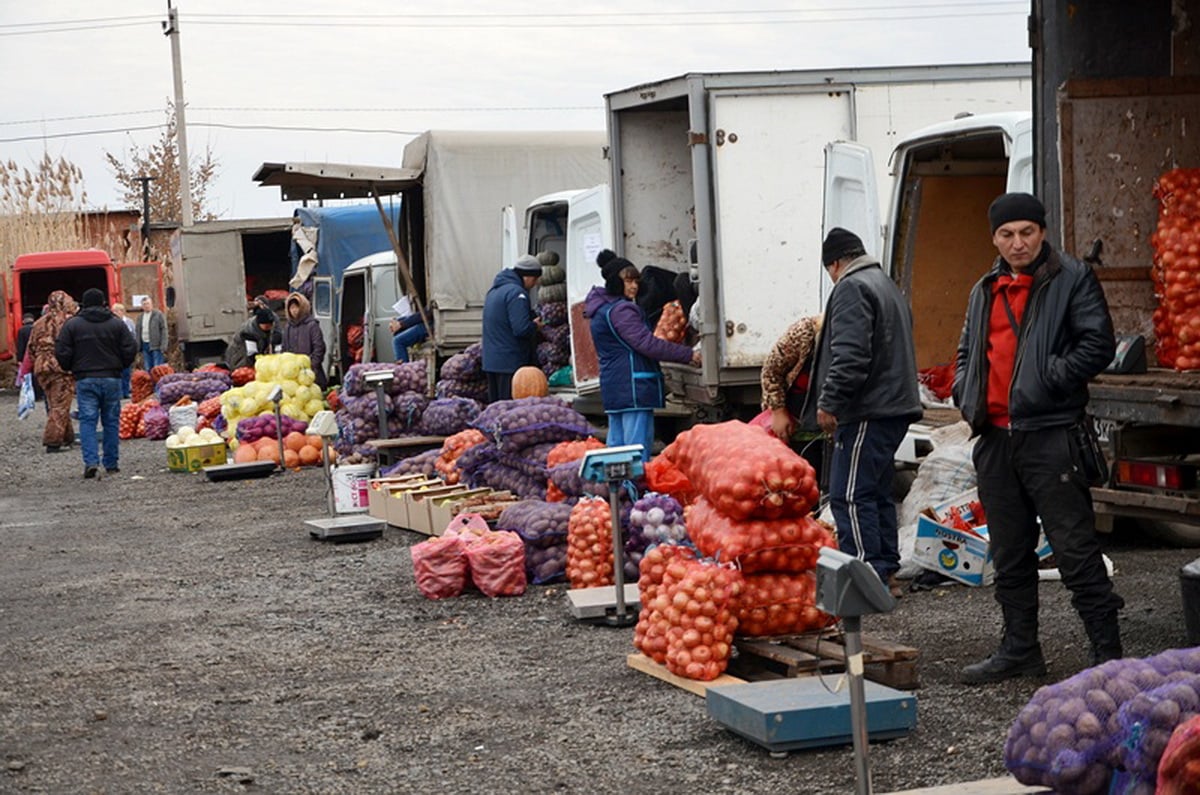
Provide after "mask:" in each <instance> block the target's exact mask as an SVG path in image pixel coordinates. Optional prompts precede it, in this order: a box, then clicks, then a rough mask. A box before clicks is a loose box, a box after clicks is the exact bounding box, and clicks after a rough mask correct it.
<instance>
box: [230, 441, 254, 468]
mask: <svg viewBox="0 0 1200 795" xmlns="http://www.w3.org/2000/svg"><path fill="white" fill-rule="evenodd" d="M257 460H258V453H257V452H255V450H254V447H253V445H249V444H241V445H238V449H237V450H235V451H234V452H233V463H235V464H249V463H251V462H253V461H257Z"/></svg>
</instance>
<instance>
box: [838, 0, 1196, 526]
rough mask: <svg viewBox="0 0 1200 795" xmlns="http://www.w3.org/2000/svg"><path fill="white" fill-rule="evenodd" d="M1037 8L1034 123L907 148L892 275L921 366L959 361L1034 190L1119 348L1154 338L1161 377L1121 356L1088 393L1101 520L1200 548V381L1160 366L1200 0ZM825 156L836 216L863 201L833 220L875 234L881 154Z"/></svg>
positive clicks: (969, 130) (987, 122) (1009, 122)
mask: <svg viewBox="0 0 1200 795" xmlns="http://www.w3.org/2000/svg"><path fill="white" fill-rule="evenodd" d="M1033 5H1034V13H1033V15H1032V17H1031V25H1030V28H1031V31H1032V38H1031V41H1032V43H1033V54H1034V59H1033V63H1034V75H1035V81H1034V102H1033V103H1032V111H1033V112H1032V114H1031V113H1030V112H1029V109H1025V110H1024V111H1023V112H1020V113H1003V114H984V115H979V116H975V117H971V118H964V119H958V120H954V121H949V122H946V123H943V124H939V125H934V126H931V127H927V128H924V129H922V130H919V131H917V132H915V133H912V134H910V135H909V136H907V137H906V138H905V139H904V140H902V141H900V143H899V145H898V146H897V147H896V149H895V152H894V153H893V155H892V168H893V171H894V174H895V187H894V190H893V191H892V195H891V209H890V212H889V213H887V214H886V215H885V224H884V227H883V228H884V230H885V234H884V235H883V241H884V242H883V245H882V249H881V250H882V251H883V262H884V266H885V267H887V268H889V269H890V271H891V273H892V274H893V276H894V277H895V278H896V279H897V281H898V283H899V284H900V286H901V288H902V289H903V290H904V292H905V293H906V294H907V295H908V296H909V297H910V300H911V301H912V304H913V317H914V337H915V341H916V348H917V366H918V367H928V366H932V365H937V364H943V363H947V362H952V361H953V358H954V353H955V350H956V346H957V342H958V335H959V332H960V331H961V329H962V322H963V316H964V313H965V309H966V301H967V294H968V292H969V290H970V287H971V285H972V284H973V283H974V282H975V281H976V280H977V279H978V278H979V277H980V276H981V275H982V274H983V273H984V271H985V270H986V268H987V267H988V265H989V264H990V263H991V262H992V260H993V259H994V258H995V256H996V251H995V248H994V247H993V246H992V243H991V236H990V234H989V233H988V227H987V223H986V212H987V207H988V205H989V204H990V203H991V201H992V199H994V198H995V197H996V196H997V195H999V194H1000V193H1003V192H1005V191H1006V190H1023V191H1033V192H1036V193H1037V194H1038V195H1039V196H1040V197H1041V198H1042V199H1043V201H1044V203H1045V204H1046V207H1047V211H1048V212H1047V226H1048V230H1047V231H1048V235H1049V239H1050V240H1051V241H1053V243H1054V244H1055V245H1061V246H1062V247H1063V248H1064V249H1065V250H1066V251H1068V252H1070V253H1073V254H1075V255H1076V256H1078V257H1080V258H1084V259H1085V260H1086V261H1089V262H1090V263H1091V264H1092V265H1093V267H1094V269H1095V271H1096V274H1097V276H1098V277H1099V279H1100V283H1101V285H1102V286H1103V288H1104V291H1105V295H1106V296H1107V298H1108V302H1109V307H1110V311H1111V313H1112V317H1113V322H1114V326H1115V328H1116V331H1117V333H1118V335H1119V337H1120V338H1121V341H1122V342H1123V343H1124V344H1123V345H1122V346H1119V351H1122V350H1123V351H1128V352H1129V353H1136V349H1137V347H1138V345H1139V344H1140V342H1141V341H1144V342H1145V343H1146V349H1147V351H1148V359H1149V361H1148V364H1149V365H1150V367H1149V368H1148V370H1147V371H1145V372H1136V370H1139V369H1141V368H1140V367H1137V366H1136V365H1137V364H1138V362H1137V361H1136V357H1135V356H1126V357H1120V356H1119V357H1118V359H1117V360H1116V361H1114V362H1113V364H1112V365H1111V366H1110V371H1111V372H1108V373H1105V374H1102V375H1101V376H1099V377H1098V378H1096V379H1095V380H1094V382H1093V383H1092V385H1091V388H1090V391H1091V402H1090V406H1089V411H1090V413H1091V414H1092V416H1093V417H1094V419H1095V421H1096V423H1097V425H1098V427H1099V429H1100V430H1101V431H1102V436H1103V438H1104V439H1105V441H1106V442H1107V443H1108V446H1109V450H1108V452H1109V455H1110V458H1111V463H1112V464H1113V466H1112V468H1111V469H1112V473H1111V477H1110V480H1109V482H1108V483H1107V484H1106V485H1104V486H1102V487H1100V488H1096V489H1093V491H1092V494H1093V499H1094V502H1095V505H1096V509H1097V513H1098V517H1099V519H1100V521H1101V523H1102V524H1104V523H1107V522H1111V520H1112V518H1113V517H1116V516H1129V517H1135V518H1138V519H1140V520H1142V521H1143V523H1144V525H1145V526H1146V528H1147V529H1149V530H1150V531H1152V532H1155V533H1157V534H1159V535H1160V536H1162V537H1163V538H1166V539H1168V540H1170V541H1173V542H1176V543H1186V544H1200V482H1198V478H1197V473H1198V471H1200V373H1197V372H1195V371H1192V372H1176V371H1174V370H1169V369H1164V368H1159V367H1155V366H1153V365H1154V364H1155V363H1156V362H1155V360H1154V356H1153V348H1154V343H1155V342H1156V340H1155V337H1154V334H1155V332H1154V325H1153V319H1152V318H1153V314H1154V311H1155V309H1156V308H1157V306H1158V299H1157V297H1156V295H1155V287H1154V284H1153V283H1152V281H1151V265H1152V261H1153V250H1152V248H1151V245H1150V235H1151V233H1152V232H1153V231H1154V229H1155V227H1156V225H1157V221H1158V218H1157V214H1158V202H1157V200H1156V199H1155V197H1154V195H1153V194H1152V190H1153V187H1154V183H1155V181H1156V180H1157V179H1158V177H1159V176H1160V175H1161V174H1163V173H1165V172H1167V171H1169V170H1170V169H1172V168H1175V167H1193V168H1198V167H1200V139H1198V138H1197V136H1196V135H1195V130H1196V129H1197V125H1200V77H1198V73H1200V48H1197V46H1196V43H1197V39H1196V33H1195V32H1194V30H1193V29H1192V28H1189V27H1188V26H1187V25H1182V24H1176V22H1177V21H1178V19H1179V15H1181V14H1189V13H1190V14H1191V18H1193V19H1195V18H1200V2H1197V0H1187V2H1185V3H1176V4H1175V5H1172V4H1171V3H1170V2H1167V0H1162V1H1161V2H1149V3H1144V4H1136V5H1127V4H1125V3H1121V2H1098V3H1090V4H1076V3H1068V2H1065V0H1063V1H1062V2H1035V3H1034V4H1033ZM1173 14H1174V16H1173ZM828 160H829V169H828V173H827V175H826V193H827V195H828V196H829V198H830V201H829V202H828V204H829V205H830V206H832V207H835V208H836V207H837V206H838V204H839V196H840V194H842V193H845V194H847V195H848V196H850V197H851V198H850V199H849V200H847V201H843V202H841V210H838V209H834V210H830V213H831V215H830V217H829V218H828V219H827V223H831V224H832V223H840V224H843V225H846V224H849V225H851V226H852V227H853V226H855V225H856V224H857V226H858V227H860V228H863V227H866V226H867V225H869V223H870V222H869V221H867V220H866V218H867V216H869V215H870V210H869V209H863V211H862V212H860V213H859V219H858V220H857V221H855V220H853V215H854V211H855V210H856V209H862V208H856V207H855V206H854V205H855V202H856V199H855V198H853V197H861V196H862V195H863V193H864V191H865V188H864V187H863V186H864V185H866V184H869V181H870V176H869V175H868V174H867V172H868V171H869V168H868V167H869V166H871V165H872V160H873V158H872V157H871V156H870V155H869V154H868V153H865V152H863V151H862V150H861V147H856V146H855V145H853V144H835V145H833V146H831V147H829V151H828ZM843 211H845V212H843ZM1097 241H1098V242H1097ZM1196 289H1197V288H1195V287H1193V290H1196ZM1127 369H1132V370H1134V371H1135V372H1120V371H1122V370H1127Z"/></svg>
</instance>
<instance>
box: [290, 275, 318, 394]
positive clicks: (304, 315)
mask: <svg viewBox="0 0 1200 795" xmlns="http://www.w3.org/2000/svg"><path fill="white" fill-rule="evenodd" d="M284 306H285V307H286V308H287V325H286V326H284V328H283V350H284V352H285V353H300V354H304V355H305V356H307V357H308V359H309V361H311V362H312V370H313V376H314V377H315V379H316V383H317V386H319V387H321V389H324V388H325V385H326V383H327V379H326V378H325V335H324V334H322V333H321V324H320V323H319V322H318V321H317V319H316V318H315V317H313V314H312V304H310V303H309V302H308V299H307V298H305V297H304V296H303V295H301V294H300V293H292V294H291V295H289V296H288V297H287V302H286V303H285V304H284Z"/></svg>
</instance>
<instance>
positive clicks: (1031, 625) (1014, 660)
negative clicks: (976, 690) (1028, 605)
mask: <svg viewBox="0 0 1200 795" xmlns="http://www.w3.org/2000/svg"><path fill="white" fill-rule="evenodd" d="M1045 675H1046V659H1045V658H1044V657H1042V647H1041V644H1039V643H1038V640H1037V608H1036V607H1035V608H1034V609H1033V610H1032V611H1025V610H1016V609H1014V608H1010V607H1005V608H1004V638H1003V639H1002V640H1001V641H1000V648H998V649H996V651H995V652H993V653H992V655H991V656H990V657H988V658H987V659H986V660H982V661H981V662H977V663H975V664H973V665H968V666H966V667H965V668H963V670H962V681H963V683H964V684H968V685H983V684H988V683H990V682H1003V681H1004V680H1005V679H1014V678H1016V677H1018V676H1045Z"/></svg>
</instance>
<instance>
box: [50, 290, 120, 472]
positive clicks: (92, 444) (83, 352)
mask: <svg viewBox="0 0 1200 795" xmlns="http://www.w3.org/2000/svg"><path fill="white" fill-rule="evenodd" d="M105 304H106V302H105V300H104V293H103V292H101V291H100V290H97V289H96V288H94V287H93V288H90V289H88V290H85V291H84V293H83V308H82V309H81V310H80V311H79V314H77V315H75V316H74V317H72V318H71V319H70V320H68V321H67V322H66V324H65V325H63V327H62V331H60V332H59V333H58V338H57V339H56V340H55V342H54V357H55V358H56V359H58V363H59V365H60V366H61V367H62V368H63V369H64V370H66V371H67V372H69V373H71V374H72V375H74V376H75V400H76V402H77V403H78V404H79V447H80V450H81V451H82V453H83V476H84V477H85V478H94V477H96V475H97V474H98V472H99V465H100V456H99V455H98V453H97V450H96V446H97V445H96V421H97V420H99V421H100V422H101V423H102V425H103V428H104V456H103V457H104V470H105V472H109V473H113V472H119V471H120V460H119V456H120V437H119V436H118V426H119V424H120V419H121V371H122V370H123V369H125V368H126V367H128V366H130V365H131V364H133V360H134V357H136V356H137V347H138V346H137V341H136V340H134V338H133V335H132V334H130V333H129V329H127V328H126V327H125V323H124V322H123V321H122V320H121V319H120V318H119V317H117V316H116V315H114V314H113V313H112V312H111V311H109V309H108V307H107V306H106V305H105Z"/></svg>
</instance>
